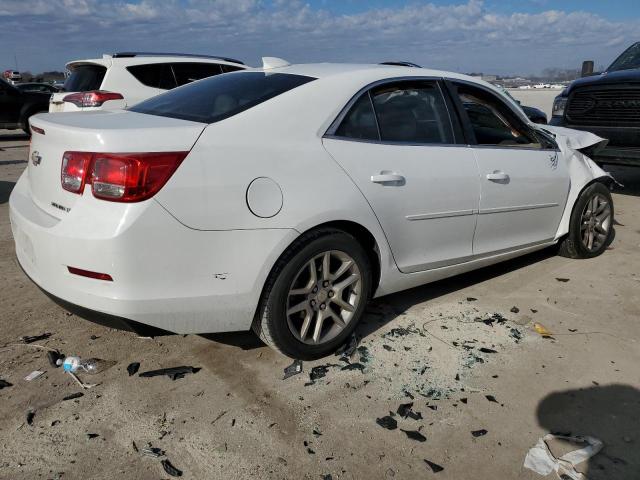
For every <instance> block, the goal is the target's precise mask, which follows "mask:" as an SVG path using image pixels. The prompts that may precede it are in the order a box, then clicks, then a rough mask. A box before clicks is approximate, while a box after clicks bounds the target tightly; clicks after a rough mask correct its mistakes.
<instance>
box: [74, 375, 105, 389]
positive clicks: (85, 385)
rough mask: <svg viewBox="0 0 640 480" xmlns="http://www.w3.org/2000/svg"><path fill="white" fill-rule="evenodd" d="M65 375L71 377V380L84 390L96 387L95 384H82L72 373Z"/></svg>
mask: <svg viewBox="0 0 640 480" xmlns="http://www.w3.org/2000/svg"><path fill="white" fill-rule="evenodd" d="M67 373H68V374H69V375H71V378H73V379H74V380H75V381H76V383H77V384H78V385H80V386H81V387H82V388H83V389H84V390H87V389H89V388H93V387H95V386H97V385H98V384H97V383H84V382H83V381H82V380H80V379H79V378H78V376H77V375H76V374H75V373H73V372H67Z"/></svg>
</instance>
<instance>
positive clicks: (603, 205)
mask: <svg viewBox="0 0 640 480" xmlns="http://www.w3.org/2000/svg"><path fill="white" fill-rule="evenodd" d="M611 224H612V218H611V205H610V204H609V200H608V199H607V198H606V197H605V196H604V195H601V194H596V195H594V196H593V197H591V199H589V201H588V202H587V204H586V205H585V207H584V210H583V211H582V217H581V219H580V238H581V239H582V244H583V245H584V247H585V248H586V249H587V250H589V251H590V252H595V251H597V250H599V249H600V248H602V245H603V244H604V243H605V242H606V241H607V238H609V231H610V230H611Z"/></svg>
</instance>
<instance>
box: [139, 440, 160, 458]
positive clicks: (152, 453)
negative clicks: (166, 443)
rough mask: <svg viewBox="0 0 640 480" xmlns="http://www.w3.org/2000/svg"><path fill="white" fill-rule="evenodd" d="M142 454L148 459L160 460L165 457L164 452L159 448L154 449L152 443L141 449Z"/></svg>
mask: <svg viewBox="0 0 640 480" xmlns="http://www.w3.org/2000/svg"><path fill="white" fill-rule="evenodd" d="M140 452H141V453H142V454H143V455H146V456H147V457H153V458H160V457H164V450H161V449H160V448H158V447H153V446H152V445H151V444H150V443H147V446H146V447H143V448H142V449H140Z"/></svg>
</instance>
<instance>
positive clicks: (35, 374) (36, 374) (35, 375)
mask: <svg viewBox="0 0 640 480" xmlns="http://www.w3.org/2000/svg"><path fill="white" fill-rule="evenodd" d="M42 375H44V372H43V371H42V370H34V371H33V372H31V373H30V374H29V375H27V376H26V377H24V379H25V380H26V381H27V382H30V381H31V380H35V379H36V378H38V377H40V376H42Z"/></svg>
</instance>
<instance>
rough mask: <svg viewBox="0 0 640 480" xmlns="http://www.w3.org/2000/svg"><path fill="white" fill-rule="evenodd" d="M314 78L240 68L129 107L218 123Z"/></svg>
mask: <svg viewBox="0 0 640 480" xmlns="http://www.w3.org/2000/svg"><path fill="white" fill-rule="evenodd" d="M312 80H315V78H312V77H306V76H302V75H290V74H285V73H264V72H236V73H231V74H229V75H218V76H215V77H210V78H206V79H204V80H201V81H199V82H195V83H192V84H190V85H185V86H184V87H180V88H177V89H175V90H171V91H170V92H167V93H163V94H162V95H158V96H157V97H152V98H150V99H149V100H145V101H144V102H141V103H138V104H137V105H134V106H133V107H131V108H130V109H129V110H131V111H132V112H138V113H146V114H148V115H158V116H161V117H171V118H179V119H181V120H191V121H193V122H202V123H214V122H219V121H220V120H224V119H225V118H229V117H232V116H234V115H236V114H238V113H240V112H243V111H245V110H248V109H250V108H251V107H255V106H256V105H258V104H260V103H262V102H266V101H267V100H269V99H271V98H273V97H276V96H278V95H280V94H282V93H285V92H287V91H289V90H292V89H294V88H296V87H299V86H300V85H304V84H305V83H308V82H310V81H312Z"/></svg>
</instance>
